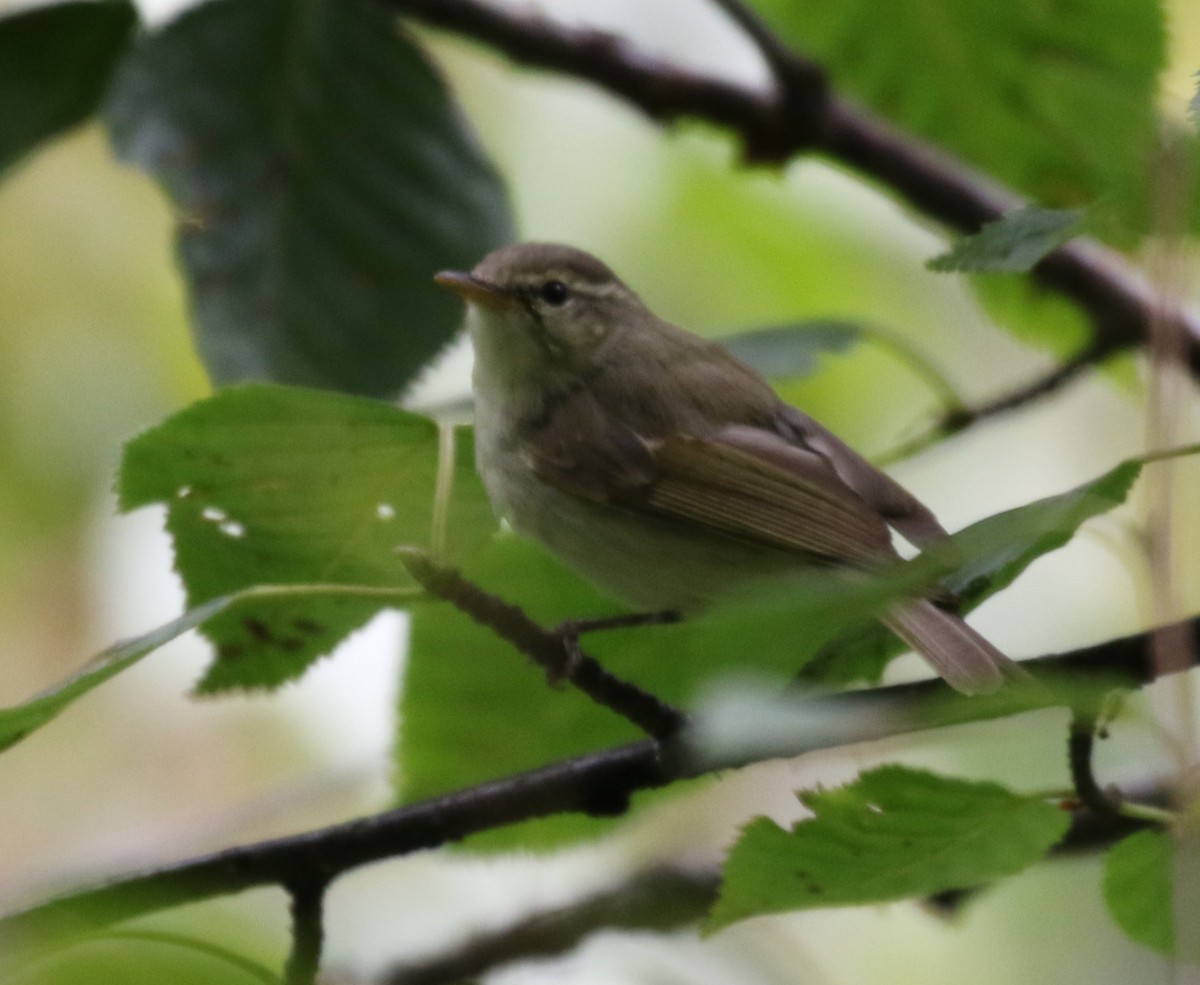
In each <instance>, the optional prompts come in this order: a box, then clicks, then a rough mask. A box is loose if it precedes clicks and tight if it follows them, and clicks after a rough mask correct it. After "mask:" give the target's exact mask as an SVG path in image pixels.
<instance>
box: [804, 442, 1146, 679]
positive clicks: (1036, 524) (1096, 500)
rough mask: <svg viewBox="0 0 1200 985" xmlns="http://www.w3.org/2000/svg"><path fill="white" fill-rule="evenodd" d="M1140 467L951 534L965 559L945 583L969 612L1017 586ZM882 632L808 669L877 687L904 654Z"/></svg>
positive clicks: (862, 635) (951, 548)
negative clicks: (886, 670) (1024, 574)
mask: <svg viewBox="0 0 1200 985" xmlns="http://www.w3.org/2000/svg"><path fill="white" fill-rule="evenodd" d="M1141 468H1142V465H1141V462H1138V461H1129V462H1123V463H1122V464H1120V465H1118V466H1117V467H1116V468H1114V469H1112V470H1111V471H1109V472H1106V473H1105V474H1104V475H1102V476H1100V477H1099V478H1097V479H1093V480H1092V481H1091V482H1086V483H1084V484H1083V485H1081V486H1077V487H1076V488H1074V489H1072V490H1070V491H1068V492H1065V493H1060V494H1059V495H1057V496H1049V497H1047V498H1046V499H1039V500H1037V501H1035V502H1033V503H1027V504H1026V505H1025V506H1019V507H1017V508H1016V509H1012V510H1007V511H1005V512H1004V513H997V514H995V515H993V516H990V517H987V518H986V519H983V520H980V521H979V522H978V523H974V524H972V525H971V526H969V527H967V528H965V529H964V530H961V531H960V532H959V533H957V534H955V535H954V538H953V542H952V544H951V545H948V551H947V555H948V556H949V555H950V552H953V554H956V555H958V556H959V557H961V558H963V559H964V560H962V561H960V562H958V563H957V564H956V565H955V566H954V570H953V572H952V573H951V574H950V575H948V576H947V577H946V578H944V579H943V580H942V582H941V583H942V585H944V586H945V587H946V588H947V589H948V590H949V591H951V592H953V593H954V594H955V595H956V596H957V597H958V598H959V600H960V601H961V603H962V605H961V609H960V611H962V612H964V613H966V612H969V611H970V610H971V609H973V608H975V606H977V605H979V604H980V603H981V602H983V601H984V600H986V599H988V598H991V596H993V595H995V594H996V593H997V592H999V591H1002V590H1003V589H1005V588H1007V587H1008V586H1009V585H1011V584H1012V583H1013V581H1015V580H1016V578H1017V576H1018V575H1020V574H1021V572H1022V571H1024V570H1025V569H1026V568H1027V567H1029V565H1030V564H1032V563H1033V562H1034V561H1036V560H1037V559H1038V558H1039V557H1041V556H1042V555H1043V554H1048V553H1050V552H1051V551H1054V550H1057V549H1058V548H1060V547H1062V546H1063V545H1064V544H1066V543H1067V542H1068V541H1069V540H1070V539H1071V538H1072V537H1073V536H1074V535H1075V532H1076V531H1077V530H1078V529H1079V527H1080V526H1081V525H1082V524H1083V523H1084V521H1086V520H1089V519H1091V518H1092V517H1094V516H1099V515H1100V514H1102V513H1107V512H1108V511H1109V510H1111V509H1112V508H1113V507H1115V506H1119V505H1120V504H1121V503H1123V502H1124V501H1125V498H1126V497H1127V496H1128V495H1129V490H1130V489H1131V488H1132V487H1133V483H1134V482H1135V481H1136V480H1137V477H1138V475H1139V474H1140V472H1141ZM904 649H905V647H904V644H902V643H901V642H900V641H899V640H898V639H896V637H895V636H893V635H892V634H891V633H890V632H889V631H888V630H886V629H884V628H883V627H882V626H878V625H876V624H868V625H865V626H862V627H860V628H859V629H857V630H855V631H854V633H853V634H852V635H850V636H847V637H846V638H844V639H842V640H839V641H837V642H835V643H833V644H832V645H831V646H829V647H828V648H827V649H826V650H824V651H823V652H822V653H821V654H820V655H819V656H818V657H817V658H816V659H815V660H813V661H812V662H811V663H810V664H809V665H808V666H807V667H805V668H804V670H803V674H804V676H805V677H806V678H807V679H809V680H819V681H821V682H822V683H824V684H848V683H852V682H857V681H878V680H879V677H880V675H881V674H882V673H883V669H884V667H886V666H887V664H888V661H890V660H891V659H892V658H893V657H895V656H897V655H899V654H900V653H902V652H904Z"/></svg>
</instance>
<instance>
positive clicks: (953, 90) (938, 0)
mask: <svg viewBox="0 0 1200 985" xmlns="http://www.w3.org/2000/svg"><path fill="white" fill-rule="evenodd" d="M754 6H755V7H756V8H758V9H759V10H761V11H762V12H763V13H764V14H765V15H766V16H767V17H768V19H769V20H770V21H771V23H772V24H773V25H774V26H775V27H776V28H777V29H778V30H779V31H780V32H781V34H782V35H783V36H784V37H785V38H786V39H787V40H789V41H790V42H791V43H793V44H794V45H796V47H797V48H799V49H800V50H801V51H802V52H805V53H807V54H809V55H810V56H812V57H814V58H815V59H816V60H817V61H819V62H820V63H821V64H822V65H823V66H824V67H826V68H827V69H828V71H829V72H830V74H831V76H832V78H833V80H834V83H835V84H836V86H837V87H838V89H839V90H844V91H846V92H847V93H849V94H851V95H853V96H854V97H855V98H857V99H860V100H862V101H863V102H864V103H866V104H867V105H869V106H871V107H872V108H873V109H874V110H876V111H877V112H879V113H881V114H883V115H884V116H885V117H887V118H888V119H890V120H891V121H893V122H894V123H896V124H897V125H899V126H901V127H903V128H905V129H907V130H911V131H912V132H914V133H917V134H919V135H920V136H922V137H924V138H925V139H927V140H929V141H931V142H933V143H935V144H938V145H940V146H942V147H946V148H949V149H950V150H951V151H953V152H954V153H956V154H958V155H960V156H962V157H963V158H964V159H965V160H966V161H968V162H969V163H971V164H972V165H974V166H975V167H977V168H979V169H980V170H982V171H984V172H985V173H987V174H989V175H991V176H994V177H995V178H997V179H999V180H1000V181H1003V182H1005V183H1006V184H1009V185H1011V186H1013V187H1015V188H1016V189H1018V190H1019V191H1020V192H1021V193H1022V194H1023V195H1024V196H1025V197H1027V198H1029V199H1032V200H1034V201H1038V202H1043V203H1045V204H1046V205H1048V206H1051V207H1068V208H1070V207H1076V206H1080V205H1086V204H1088V203H1091V202H1094V201H1097V200H1110V201H1111V202H1112V203H1113V204H1114V206H1116V207H1118V208H1120V209H1121V211H1123V212H1124V213H1125V217H1126V221H1128V222H1129V223H1131V224H1133V225H1135V226H1137V225H1139V224H1140V225H1145V224H1147V223H1148V221H1149V219H1150V217H1151V213H1150V209H1149V204H1150V203H1149V199H1148V196H1147V195H1146V186H1147V182H1146V178H1145V163H1146V159H1147V155H1148V154H1149V153H1150V151H1151V149H1152V148H1153V147H1154V144H1155V141H1156V140H1157V124H1156V118H1155V109H1154V99H1155V91H1156V86H1157V83H1158V75H1159V72H1160V71H1161V69H1162V67H1163V65H1164V63H1165V57H1166V56H1165V50H1166V32H1165V27H1164V23H1163V10H1162V6H1161V4H1160V3H1158V2H1157V0H1122V2H1115V3H1106V4H1101V5H1094V6H1092V7H1089V8H1088V12H1087V16H1086V17H1084V16H1080V10H1079V6H1078V4H1077V3H1075V2H1073V0H1045V2H1043V0H1016V2H1014V3H1005V4H996V3H992V2H991V0H932V2H930V0H898V2H893V3H887V4H878V3H874V2H872V0H849V2H844V3H836V4H833V3H797V2H795V0H754ZM916 66H919V67H920V68H919V70H915V67H916Z"/></svg>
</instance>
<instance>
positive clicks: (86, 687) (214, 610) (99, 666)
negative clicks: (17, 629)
mask: <svg viewBox="0 0 1200 985" xmlns="http://www.w3.org/2000/svg"><path fill="white" fill-rule="evenodd" d="M415 594H416V593H415V592H413V591H412V590H411V589H403V588H397V589H371V588H359V587H357V586H349V587H346V586H338V585H288V586H273V585H263V586H257V587H255V588H248V589H246V590H245V591H243V592H236V593H234V594H232V595H222V596H220V597H218V598H215V599H210V600H209V601H207V602H205V603H204V604H203V605H199V606H196V608H194V609H189V610H188V611H187V612H185V613H184V614H183V615H182V616H180V617H179V618H178V619H172V620H171V621H170V622H169V623H166V624H165V625H163V626H159V627H158V628H157V629H153V630H151V631H150V632H148V633H144V634H143V635H141V636H138V637H136V638H134V639H132V640H126V641H125V642H123V643H118V644H116V645H115V646H112V647H109V648H108V649H107V650H105V651H104V652H102V653H100V654H98V655H97V656H96V657H95V658H94V659H92V660H91V661H89V662H88V663H87V665H86V666H84V667H83V668H82V669H80V670H79V671H78V672H77V673H75V674H72V675H71V676H70V677H68V678H67V679H66V680H64V681H61V682H60V683H58V684H55V685H53V686H52V687H49V688H47V689H46V690H44V691H42V692H41V693H40V694H36V695H34V696H33V697H32V698H30V699H29V700H28V701H25V702H22V703H21V704H19V705H14V706H12V707H9V708H0V752H2V751H3V750H5V749H7V748H9V746H13V745H16V744H17V743H18V742H20V741H21V740H22V739H24V738H25V737H26V736H28V735H30V734H31V733H33V732H36V731H37V730H38V729H40V728H41V727H42V726H43V725H45V724H47V723H48V722H50V721H52V720H53V719H54V718H56V717H57V716H58V714H59V713H60V712H61V711H63V709H65V708H66V707H67V706H68V705H71V704H73V703H74V702H75V701H76V700H78V699H79V698H82V697H83V696H84V695H85V694H87V693H88V692H89V691H91V690H93V689H94V688H97V687H99V686H100V685H101V684H103V683H104V682H105V681H107V680H109V679H110V678H112V677H115V676H116V675H117V674H120V673H121V672H122V671H125V670H128V669H129V668H130V667H132V666H133V665H134V664H136V663H137V662H138V661H139V660H141V659H142V657H144V656H146V655H147V654H149V653H151V652H153V651H154V650H157V649H158V648H159V647H160V646H163V645H164V644H166V643H169V642H170V641H171V640H173V639H175V638H176V637H177V636H181V635H183V634H184V633H186V632H187V631H188V630H191V629H196V628H198V627H200V626H203V625H205V624H206V623H208V622H209V621H210V620H212V619H214V618H216V617H218V616H220V615H222V614H224V613H227V612H230V611H231V610H235V609H241V610H242V611H244V612H246V613H248V614H249V615H248V618H257V615H256V614H257V611H258V609H259V607H260V606H261V605H262V603H263V601H264V600H275V601H278V600H279V599H281V598H285V597H286V598H290V599H291V600H292V602H293V604H295V603H296V602H297V601H299V602H300V603H301V604H308V603H311V602H314V601H318V600H321V599H328V598H338V597H345V596H350V597H369V598H371V599H372V601H373V602H374V603H375V604H377V605H389V604H391V605H395V604H399V603H402V602H404V601H407V600H408V598H409V597H410V596H411V595H415Z"/></svg>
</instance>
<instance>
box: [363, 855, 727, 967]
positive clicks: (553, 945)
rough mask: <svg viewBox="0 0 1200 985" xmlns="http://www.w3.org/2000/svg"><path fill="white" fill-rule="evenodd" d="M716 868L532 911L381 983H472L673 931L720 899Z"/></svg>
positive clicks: (674, 873) (636, 881)
mask: <svg viewBox="0 0 1200 985" xmlns="http://www.w3.org/2000/svg"><path fill="white" fill-rule="evenodd" d="M719 883H720V873H719V872H718V871H717V870H716V869H715V868H699V869H695V868H693V869H682V868H666V867H664V868H657V869H651V870H649V871H647V872H638V873H636V874H635V875H634V876H633V877H632V878H630V879H629V880H627V881H626V882H623V883H621V884H620V885H618V886H614V887H612V888H610V889H605V890H603V891H601V892H598V893H595V894H594V895H591V896H587V897H585V898H583V899H580V900H576V901H575V902H573V903H570V904H568V905H566V906H561V907H557V908H555V909H553V910H547V911H544V912H541V913H534V914H533V915H531V916H529V917H526V918H525V919H524V920H521V921H520V922H518V923H516V924H513V925H512V926H509V927H505V928H503V929H502V930H500V931H497V932H493V933H488V934H481V935H479V936H478V937H476V938H475V939H473V940H470V941H468V942H466V943H465V944H461V945H458V946H456V947H455V948H453V949H452V950H449V951H446V952H444V953H442V954H437V955H434V956H433V957H430V958H427V959H426V960H424V961H419V962H411V963H406V964H402V965H397V966H396V967H394V968H392V969H391V970H390V971H388V972H387V973H386V974H384V975H383V977H382V979H381V981H382V983H383V985H442V983H451V982H461V981H469V980H471V979H473V978H476V977H478V976H479V975H481V974H483V973H484V972H487V971H491V970H493V969H494V968H497V967H499V966H500V965H504V964H508V963H510V962H513V961H519V960H528V959H530V958H552V957H556V956H557V955H560V954H566V953H567V952H568V951H571V950H573V949H574V948H575V947H576V946H578V944H579V943H580V941H582V940H583V939H584V938H585V937H587V936H589V935H590V934H594V933H595V932H596V931H598V930H603V929H610V930H611V929H620V930H657V931H663V930H674V929H675V928H677V927H686V926H688V925H690V924H693V923H695V922H696V921H697V920H698V919H699V918H700V917H702V916H703V915H704V914H705V913H706V912H707V911H708V908H709V907H710V906H711V905H712V903H713V901H714V900H715V899H716V898H717V886H718V885H719Z"/></svg>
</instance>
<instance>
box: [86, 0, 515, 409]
mask: <svg viewBox="0 0 1200 985" xmlns="http://www.w3.org/2000/svg"><path fill="white" fill-rule="evenodd" d="M106 115H107V118H108V121H109V125H110V128H111V132H112V138H113V142H114V144H115V146H116V148H117V150H118V152H119V153H120V155H121V156H122V157H124V158H126V159H127V160H129V161H131V162H133V163H135V164H137V165H138V166H140V167H142V168H143V169H145V170H146V171H148V172H150V173H151V174H153V175H154V176H155V177H157V178H158V179H159V181H161V182H162V184H163V186H164V187H165V189H166V191H167V193H168V194H169V195H170V196H171V198H172V199H173V201H174V202H175V204H176V206H177V208H178V209H179V211H180V213H181V220H180V225H179V249H180V255H181V258H182V262H183V267H184V272H185V275H186V278H187V282H188V287H189V290H190V293H191V299H192V305H193V307H194V310H195V316H196V321H197V331H198V337H199V347H200V352H201V355H202V357H203V359H204V361H205V364H206V366H207V367H208V369H209V372H210V373H211V375H212V377H213V379H214V380H216V381H217V382H219V383H230V382H236V381H241V380H248V379H267V380H276V381H280V382H288V383H301V384H305V385H312V386H319V387H322V388H329V389H339V390H345V391H349V392H353V393H359V394H367V395H372V396H391V395H394V394H395V393H396V392H398V391H399V390H400V389H401V388H402V387H403V386H404V385H405V384H406V383H407V382H408V381H409V380H411V379H412V378H413V376H414V375H415V374H416V373H417V371H418V370H419V369H420V368H421V367H422V366H424V365H425V364H426V363H427V362H428V361H429V359H430V358H431V357H432V356H433V355H434V354H435V353H436V352H437V351H438V350H439V349H440V348H441V347H442V346H443V345H444V344H445V343H446V342H447V340H449V339H450V338H451V336H452V335H453V334H454V332H455V330H456V329H457V327H458V325H459V324H460V323H461V316H462V312H461V305H460V303H459V302H458V301H457V299H455V298H453V297H450V296H449V295H448V294H447V293H446V292H444V291H440V290H438V289H437V288H436V286H435V285H434V284H433V283H432V280H431V278H432V276H433V274H434V273H435V272H436V271H437V270H439V269H441V268H444V267H460V268H461V267H470V266H472V265H474V263H475V262H476V261H477V260H478V259H479V257H480V256H481V255H482V254H483V253H485V252H487V251H488V250H490V249H492V248H493V247H495V246H497V245H499V244H500V243H502V242H504V241H506V240H508V239H510V238H511V235H512V232H511V223H510V219H509V214H508V208H507V204H506V200H505V195H504V191H503V188H502V186H501V184H500V181H499V179H498V178H497V176H496V174H495V172H494V171H493V170H492V168H491V166H490V164H489V163H488V162H487V161H486V159H485V158H484V157H483V155H482V153H481V152H480V150H479V149H478V147H477V145H476V144H475V142H474V140H473V138H472V137H471V135H470V133H469V132H468V131H467V128H466V124H465V122H464V120H463V119H462V118H461V117H460V115H459V114H458V112H457V111H456V108H455V106H454V104H453V103H452V101H451V99H450V97H449V95H448V94H447V92H446V90H445V87H444V86H443V84H442V82H441V80H440V79H439V78H438V76H437V75H436V74H435V73H434V71H433V70H432V69H431V67H430V66H429V64H428V63H427V62H426V60H425V58H424V56H423V55H422V53H421V51H420V50H419V49H418V48H417V47H416V46H415V45H414V44H413V43H412V42H411V41H410V40H409V39H408V38H407V37H406V36H405V35H403V34H401V33H400V32H399V29H398V27H397V22H396V19H395V17H394V15H393V14H392V13H391V12H390V11H389V10H388V9H387V8H386V7H385V6H384V5H381V4H379V3H376V2H373V0H296V2H289V0H214V2H210V3H205V4H203V5H202V6H200V7H197V8H195V9H193V10H191V11H189V12H187V13H185V14H184V15H183V16H182V17H180V18H179V19H178V20H176V21H174V22H172V23H171V24H170V25H169V26H167V27H166V28H164V29H163V30H161V31H159V32H157V33H155V34H152V35H149V36H148V37H146V38H144V39H143V40H142V42H141V43H140V44H139V45H138V46H137V47H136V49H135V50H134V51H133V52H132V53H131V56H130V57H129V58H127V59H126V60H125V62H124V63H123V64H122V66H121V69H120V71H119V72H118V73H117V76H116V78H115V79H114V81H113V86H112V91H111V95H110V98H109V99H108V103H107V109H106Z"/></svg>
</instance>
